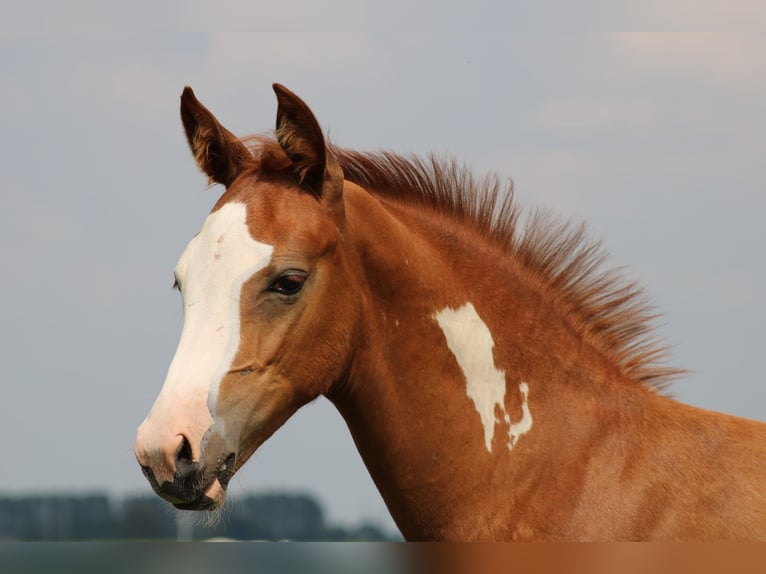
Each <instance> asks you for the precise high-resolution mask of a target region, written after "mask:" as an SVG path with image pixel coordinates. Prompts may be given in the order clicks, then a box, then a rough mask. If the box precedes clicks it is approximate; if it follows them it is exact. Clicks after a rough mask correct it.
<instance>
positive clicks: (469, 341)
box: [434, 303, 532, 452]
mask: <svg viewBox="0 0 766 574" xmlns="http://www.w3.org/2000/svg"><path fill="white" fill-rule="evenodd" d="M434 318H435V319H436V321H437V323H439V327H441V330H442V332H443V333H444V337H445V338H446V339H447V346H448V347H449V350H450V351H452V354H453V355H455V359H456V360H457V363H458V365H459V366H460V368H461V369H462V371H463V374H464V375H465V381H466V392H467V394H468V396H469V397H470V399H471V400H472V401H473V404H474V406H475V407H476V411H477V412H478V413H479V416H480V417H481V424H482V425H483V426H484V444H485V446H486V447H487V450H488V451H489V452H492V439H493V438H494V435H495V425H496V424H497V423H499V422H501V421H499V420H498V419H497V418H496V417H495V407H496V406H499V407H500V410H501V412H502V413H503V422H505V424H506V425H507V426H508V450H511V449H513V447H514V445H515V444H516V443H517V442H518V440H519V438H520V437H521V436H522V435H524V434H526V433H528V432H529V431H530V429H531V428H532V413H531V412H530V410H529V404H528V399H529V385H527V383H521V384H520V385H519V392H520V393H521V411H522V416H521V420H519V421H518V422H515V423H511V419H510V416H509V415H508V413H507V412H506V410H505V373H504V372H503V371H500V370H498V369H497V368H496V367H495V360H494V357H493V356H492V349H493V348H494V347H495V342H494V340H493V339H492V334H491V333H490V332H489V329H488V328H487V325H486V324H485V323H484V321H482V320H481V317H479V314H478V313H477V312H476V309H475V308H474V306H473V304H472V303H466V304H465V305H463V306H462V307H460V309H450V308H449V307H447V308H446V309H444V310H442V311H439V312H438V313H436V314H435V315H434Z"/></svg>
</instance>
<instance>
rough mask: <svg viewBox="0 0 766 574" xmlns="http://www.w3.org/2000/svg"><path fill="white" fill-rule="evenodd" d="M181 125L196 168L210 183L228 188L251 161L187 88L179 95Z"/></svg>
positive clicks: (235, 140)
mask: <svg viewBox="0 0 766 574" xmlns="http://www.w3.org/2000/svg"><path fill="white" fill-rule="evenodd" d="M181 121H182V122H183V124H184V130H185V131H186V139H187V140H189V147H191V150H192V153H193V154H194V159H195V160H196V161H197V165H199V167H200V169H201V170H202V171H204V172H205V173H206V174H207V176H208V177H209V178H210V182H211V183H212V182H217V183H221V184H223V185H225V186H226V187H229V185H231V183H232V182H233V181H234V180H235V179H236V178H237V176H238V175H239V174H240V172H241V171H242V167H243V166H244V164H245V162H246V161H247V160H248V159H250V157H251V155H250V152H249V151H248V149H247V147H245V144H243V143H242V142H241V141H240V140H239V138H238V137H237V136H235V135H234V134H233V133H231V132H230V131H229V130H227V129H226V128H225V127H223V126H222V125H221V124H220V123H219V122H218V120H217V119H216V118H215V116H214V115H213V114H212V113H210V111H209V110H208V109H207V108H206V107H205V106H203V105H202V104H201V103H200V101H199V100H198V99H197V98H196V96H195V95H194V92H193V91H192V89H191V88H190V87H188V86H187V87H185V88H184V91H183V93H182V94H181Z"/></svg>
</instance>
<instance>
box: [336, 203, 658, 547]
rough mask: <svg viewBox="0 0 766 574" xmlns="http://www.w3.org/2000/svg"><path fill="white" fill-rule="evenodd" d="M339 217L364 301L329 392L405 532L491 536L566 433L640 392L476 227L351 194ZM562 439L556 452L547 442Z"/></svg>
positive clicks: (615, 413)
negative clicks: (346, 364) (350, 357)
mask: <svg viewBox="0 0 766 574" xmlns="http://www.w3.org/2000/svg"><path fill="white" fill-rule="evenodd" d="M347 218H348V225H347V230H346V234H347V236H348V237H349V238H350V241H349V244H350V245H351V246H353V249H354V250H355V254H356V256H357V257H356V261H357V264H358V265H359V266H360V267H359V269H358V272H357V275H358V276H359V277H360V278H364V279H363V287H362V290H363V291H364V294H363V295H361V298H362V299H363V300H364V301H365V303H366V305H365V311H364V317H363V319H362V321H361V324H362V325H363V327H362V330H363V334H362V336H360V337H359V341H360V345H359V347H358V348H357V351H356V355H355V359H354V361H353V364H352V365H351V367H350V369H349V375H348V380H347V382H346V385H345V387H344V388H343V390H342V392H339V393H338V394H337V395H335V396H333V397H332V400H333V401H334V402H335V404H336V406H337V407H338V409H339V411H340V412H341V414H342V415H343V416H344V418H345V419H346V421H347V423H348V426H349V428H350V430H351V433H352V436H353V437H354V440H355V442H356V444H357V447H358V449H359V451H360V453H361V455H362V457H363V459H364V460H365V463H366V465H367V467H368V469H369V471H370V473H371V475H372V477H373V479H374V480H375V482H376V484H377V486H378V488H379V490H380V491H381V494H382V495H383V497H384V499H385V501H386V503H387V505H388V507H389V510H390V511H391V513H392V516H393V517H394V519H395V520H396V521H397V523H398V525H399V527H400V529H401V530H402V532H403V534H404V535H405V536H407V537H408V538H445V537H447V538H449V537H452V536H455V537H457V538H461V539H468V538H472V537H475V536H479V537H481V536H482V534H481V533H482V532H483V533H484V534H485V535H487V536H489V535H490V534H489V533H490V532H491V533H492V534H491V535H492V536H496V535H497V534H498V532H497V529H499V528H500V524H499V523H500V522H503V524H505V523H507V515H508V514H509V513H512V512H513V511H514V510H513V504H514V500H515V499H516V497H517V496H522V493H523V492H524V491H528V490H529V487H530V484H529V480H530V479H529V476H530V475H529V473H528V469H529V468H530V466H534V467H537V468H540V467H541V466H540V465H543V466H545V467H547V468H562V465H571V464H572V462H573V459H576V458H577V457H578V456H579V455H580V454H581V453H578V452H577V449H576V445H577V442H578V440H580V439H579V438H578V436H577V435H581V442H582V445H583V448H585V445H586V444H587V443H588V441H590V440H591V439H592V437H593V436H594V435H598V434H603V433H604V432H605V430H604V428H603V427H605V426H607V425H609V424H610V423H609V421H615V420H619V419H620V418H621V417H622V416H623V415H622V414H621V412H620V411H621V409H622V410H624V405H626V404H630V403H631V402H633V403H639V402H644V401H646V400H651V399H648V398H647V397H649V396H650V395H652V396H653V393H651V392H649V391H647V390H646V389H644V388H643V387H640V386H639V385H638V384H623V383H625V382H624V381H620V380H619V379H620V378H621V375H620V373H619V371H618V369H617V368H616V367H615V366H614V365H613V364H612V363H611V362H610V361H609V360H608V359H607V358H605V357H603V356H602V355H601V354H599V353H598V352H597V351H596V350H594V349H593V348H592V347H591V346H589V345H588V344H587V342H585V341H583V340H582V338H581V337H578V336H577V333H576V332H575V331H574V330H573V328H572V327H571V326H570V325H569V324H568V322H567V320H566V318H563V317H561V316H559V315H558V314H557V313H556V312H555V311H554V310H552V309H551V307H550V306H549V305H547V304H546V300H545V294H544V293H543V292H541V290H539V289H536V288H535V287H534V286H532V285H530V284H529V281H528V280H527V279H525V278H524V276H523V273H522V272H521V270H520V269H517V268H516V266H515V263H514V262H513V261H512V260H511V261H508V260H507V259H508V258H507V254H501V253H499V252H498V249H497V248H495V247H492V246H491V245H488V244H487V243H486V242H483V241H482V240H481V238H479V237H477V236H476V235H475V233H472V232H470V231H466V230H465V229H461V227H460V226H459V225H457V224H455V223H450V222H449V221H448V220H446V219H443V218H440V217H438V216H435V215H429V214H428V213H426V212H424V211H423V210H420V209H418V208H414V207H405V206H401V205H393V204H387V203H383V202H379V201H378V200H376V199H374V198H371V197H369V196H366V195H365V194H362V193H361V192H360V193H356V194H353V195H352V198H350V199H349V200H347ZM503 256H505V259H502V258H501V257H503ZM362 261H363V262H364V264H362ZM440 313H445V315H441V317H444V318H445V324H446V323H448V322H449V320H450V318H452V319H456V320H459V319H461V317H460V316H459V314H460V313H463V314H464V316H463V318H467V320H468V325H467V326H466V327H465V328H466V329H471V330H473V332H471V333H468V334H466V333H462V334H461V331H460V329H461V327H460V325H459V324H458V325H456V326H455V327H454V329H453V331H452V332H450V328H449V327H445V326H443V325H441V324H440V321H439V317H440ZM488 335H489V336H490V337H491V339H492V342H491V343H488V342H487V340H486V337H487V336H488ZM450 338H451V339H452V340H451V341H450V340H449V339H450ZM470 355H475V356H470ZM498 378H499V380H500V381H501V383H500V384H501V385H502V388H497V386H494V387H493V386H492V385H494V384H495V382H496V381H497V380H498ZM490 380H491V381H495V382H491V381H490ZM488 381H489V382H488ZM488 385H489V386H488ZM618 385H621V386H622V387H624V388H620V389H619V392H618V390H617V386H618ZM620 405H623V406H620ZM639 410H641V409H640V408H637V409H636V411H639ZM551 420H556V421H561V420H563V421H566V424H564V425H562V424H553V425H551V424H548V422H547V421H551ZM561 432H566V433H567V436H566V437H564V436H560V433H561ZM563 440H566V444H567V448H568V451H567V452H565V453H562V452H561V450H560V449H558V448H554V447H555V446H556V445H557V443H559V442H561V441H563ZM583 458H587V457H583ZM571 476H572V477H573V479H574V480H576V476H577V473H576V472H573V473H571ZM509 485H517V487H518V491H517V493H516V494H514V493H513V492H508V489H509ZM501 491H502V492H503V493H504V494H503V496H494V494H495V493H496V492H501ZM517 502H518V501H517ZM527 502H531V501H527ZM559 504H561V503H560V502H559ZM488 505H489V506H488ZM503 505H505V506H503ZM490 506H491V507H490ZM469 509H470V511H469V512H466V510H469ZM457 516H462V519H461V521H460V525H459V526H458V525H457V521H456V517H457ZM465 516H473V517H475V521H474V523H471V522H470V520H469V521H466V520H465ZM490 516H493V517H495V519H496V520H497V521H498V524H493V522H492V520H489V519H488V517H490ZM456 528H458V529H460V530H461V531H460V532H457V531H455V529H456Z"/></svg>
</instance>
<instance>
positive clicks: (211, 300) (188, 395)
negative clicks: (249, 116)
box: [150, 203, 274, 448]
mask: <svg viewBox="0 0 766 574" xmlns="http://www.w3.org/2000/svg"><path fill="white" fill-rule="evenodd" d="M246 218H247V209H246V207H245V205H244V204H243V203H227V204H226V205H224V206H223V207H221V208H220V209H219V210H218V211H216V212H215V213H212V214H211V215H209V216H208V218H207V219H206V220H205V223H204V225H203V226H202V230H201V231H200V233H199V234H198V235H197V236H196V237H194V238H193V239H192V240H191V241H190V242H189V245H188V246H187V247H186V250H185V251H184V253H183V255H181V258H180V260H179V261H178V265H177V267H176V277H177V278H178V283H179V285H180V288H181V292H182V297H183V304H184V326H183V330H182V332H181V340H180V341H179V343H178V349H177V351H176V354H175V357H174V358H173V362H172V363H171V364H170V368H169V369H168V374H167V378H166V379H165V384H164V386H163V388H162V391H161V392H160V396H159V397H158V398H157V401H156V402H155V405H154V406H153V407H152V412H155V411H159V413H162V415H164V416H167V417H172V416H173V415H174V413H179V416H180V417H184V419H186V418H190V419H191V422H190V423H189V424H190V425H193V426H194V427H195V429H200V430H199V431H198V432H201V433H204V432H205V431H207V429H208V428H210V425H211V424H212V423H213V418H214V417H215V407H216V402H217V399H218V390H219V385H220V383H221V380H222V379H223V377H224V376H225V375H226V373H227V372H228V370H229V369H230V368H231V363H232V361H233V359H234V355H235V354H236V352H237V349H238V348H239V338H240V316H239V314H240V307H239V303H240V294H241V291H242V286H243V284H244V283H245V282H246V281H247V280H248V279H250V278H251V277H252V276H253V275H254V274H255V273H257V272H258V271H259V270H261V269H263V268H264V267H266V266H267V265H268V264H269V261H270V260H271V254H272V252H273V250H274V249H273V247H272V246H270V245H266V244H264V243H260V242H258V241H255V240H254V239H253V238H252V237H251V235H250V231H249V230H248V226H247V220H246ZM184 411H185V412H184ZM150 416H151V414H150ZM167 423H168V424H170V423H171V421H167ZM195 434H196V433H195ZM189 438H190V441H191V440H192V437H189ZM194 438H197V439H201V435H200V436H196V437H194ZM192 445H193V448H194V446H196V445H194V442H193V441H192Z"/></svg>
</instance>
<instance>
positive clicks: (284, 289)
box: [269, 270, 307, 295]
mask: <svg viewBox="0 0 766 574" xmlns="http://www.w3.org/2000/svg"><path fill="white" fill-rule="evenodd" d="M306 277H307V275H306V273H305V272H303V271H297V270H290V271H285V272H284V273H282V275H280V276H279V277H277V278H276V280H274V282H273V283H272V284H271V285H270V286H269V291H274V292H275V293H279V294H280V295H295V294H296V293H298V292H299V291H300V290H301V289H303V284H304V283H305V282H306Z"/></svg>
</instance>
